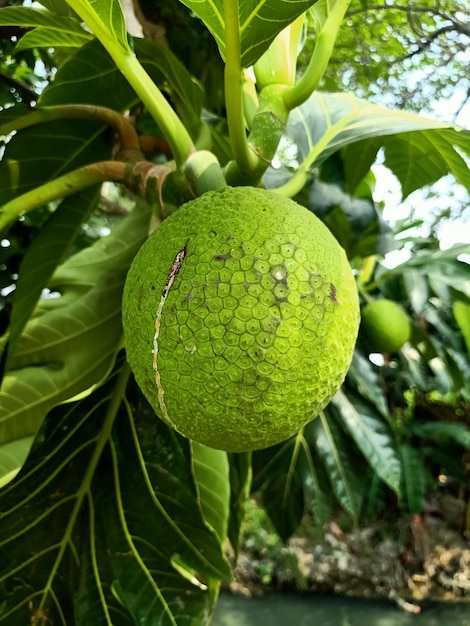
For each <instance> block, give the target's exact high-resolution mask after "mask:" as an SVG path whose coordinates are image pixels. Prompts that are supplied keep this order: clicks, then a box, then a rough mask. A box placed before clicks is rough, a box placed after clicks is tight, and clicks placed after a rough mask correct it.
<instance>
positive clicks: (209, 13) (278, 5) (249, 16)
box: [181, 0, 317, 67]
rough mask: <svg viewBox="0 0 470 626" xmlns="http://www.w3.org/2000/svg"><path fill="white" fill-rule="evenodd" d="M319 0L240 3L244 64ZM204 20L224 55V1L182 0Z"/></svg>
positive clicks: (241, 45)
mask: <svg viewBox="0 0 470 626" xmlns="http://www.w3.org/2000/svg"><path fill="white" fill-rule="evenodd" d="M316 1H317V0H297V1H296V2H290V1H289V0H264V2H257V1H255V0H245V1H243V2H240V8H239V25H240V40H241V41H240V48H241V60H242V66H243V67H249V66H250V65H253V64H254V63H255V62H256V61H257V60H258V59H259V57H260V56H261V55H262V54H263V52H264V51H265V50H267V49H268V47H269V45H270V44H271V42H272V41H273V39H274V38H275V37H276V35H277V34H278V33H280V32H281V30H283V29H284V28H285V27H286V26H288V25H289V24H290V23H291V22H293V21H294V20H295V18H296V17H298V16H299V15H301V14H302V13H304V12H305V11H306V10H307V9H308V8H309V7H311V6H312V5H313V4H315V2H316ZM181 2H182V3H183V4H185V5H186V6H187V7H188V8H189V9H191V10H192V11H194V13H195V14H196V15H197V16H198V17H199V18H200V19H201V20H202V21H203V22H204V24H205V25H206V26H207V28H208V29H209V30H210V32H211V33H212V35H213V36H214V39H215V40H216V42H217V45H218V46H219V51H220V54H221V56H222V58H223V59H224V58H225V18H224V1H223V0H210V2H201V0H181Z"/></svg>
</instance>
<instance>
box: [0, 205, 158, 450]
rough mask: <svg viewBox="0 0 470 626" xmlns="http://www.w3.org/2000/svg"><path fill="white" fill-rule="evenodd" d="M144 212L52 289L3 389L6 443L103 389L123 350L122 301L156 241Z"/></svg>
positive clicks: (68, 268) (57, 278)
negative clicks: (65, 404) (142, 253)
mask: <svg viewBox="0 0 470 626" xmlns="http://www.w3.org/2000/svg"><path fill="white" fill-rule="evenodd" d="M149 219H150V212H149V209H148V207H146V206H144V205H141V206H138V208H136V209H135V210H134V211H133V212H132V213H131V214H130V216H129V217H128V218H126V219H124V220H122V222H121V223H120V224H119V225H118V226H117V227H116V228H115V229H114V231H113V232H112V233H111V235H109V236H108V237H103V238H102V239H100V240H98V241H97V242H96V243H95V244H94V245H93V246H91V247H89V248H86V249H84V250H82V251H81V252H79V253H77V254H75V255H74V256H73V257H71V258H70V259H69V260H67V261H66V262H65V263H64V264H63V265H61V266H60V267H59V268H58V270H57V272H56V273H55V274H54V276H53V278H52V279H51V281H50V282H49V284H48V287H49V289H50V290H51V291H53V292H54V291H55V292H58V293H60V297H57V298H49V299H41V301H40V303H39V306H38V308H37V309H36V312H35V313H34V315H33V317H32V318H31V319H30V320H29V322H28V323H27V325H26V328H25V331H24V333H23V335H22V336H21V338H20V339H19V341H18V344H17V349H16V351H15V353H14V354H12V355H11V359H10V366H9V367H10V369H9V371H8V372H7V374H6V376H5V378H4V380H3V384H2V387H1V389H0V442H5V441H10V440H12V439H17V438H19V437H23V436H25V435H30V434H33V433H35V432H36V430H37V429H38V427H39V425H40V423H41V421H42V419H43V417H44V416H45V415H46V414H47V412H48V411H49V410H50V409H51V408H52V407H53V406H55V405H56V404H57V403H59V402H62V401H64V400H67V399H68V398H71V397H73V396H74V395H76V394H78V393H80V392H83V391H85V390H86V389H87V388H88V387H90V386H92V385H94V384H96V383H99V382H100V381H101V380H102V379H103V378H104V376H106V374H107V373H108V372H109V370H110V368H111V367H112V364H113V362H114V359H115V356H116V353H117V351H118V349H119V347H120V345H121V343H122V326H121V297H122V289H123V285H124V280H125V277H126V274H127V270H128V268H129V265H130V263H131V261H132V259H133V258H134V255H135V254H136V252H137V250H138V249H139V247H140V246H141V244H142V242H143V241H144V240H145V238H146V237H147V234H148V223H149Z"/></svg>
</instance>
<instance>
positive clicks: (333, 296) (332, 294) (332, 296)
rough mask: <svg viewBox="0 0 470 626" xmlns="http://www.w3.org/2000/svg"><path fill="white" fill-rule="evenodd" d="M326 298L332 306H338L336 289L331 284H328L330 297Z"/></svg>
mask: <svg viewBox="0 0 470 626" xmlns="http://www.w3.org/2000/svg"><path fill="white" fill-rule="evenodd" d="M328 297H329V299H330V300H331V301H332V302H333V304H339V302H338V300H337V299H336V287H335V286H334V285H333V283H330V295H329V296H328Z"/></svg>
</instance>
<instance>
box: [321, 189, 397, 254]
mask: <svg viewBox="0 0 470 626" xmlns="http://www.w3.org/2000/svg"><path fill="white" fill-rule="evenodd" d="M309 208H310V209H311V210H312V211H313V212H314V213H315V214H316V215H317V216H318V217H319V218H320V219H321V220H322V221H323V222H324V223H325V224H326V225H327V226H328V228H329V229H330V230H331V232H332V233H333V235H334V236H335V237H336V239H337V240H338V241H339V243H340V244H341V246H342V247H343V248H344V249H345V251H346V254H347V255H348V258H350V259H352V258H355V257H367V256H370V255H373V254H386V253H387V252H390V250H392V249H394V248H395V247H396V244H395V243H394V240H393V238H392V237H391V228H390V226H389V225H388V224H387V223H386V222H385V221H384V220H383V219H382V216H381V214H380V212H379V211H378V210H377V208H376V206H375V205H374V202H373V201H372V199H371V198H370V199H364V198H355V197H353V196H351V195H349V194H347V193H345V192H344V191H343V189H342V188H341V186H340V185H339V184H331V183H327V182H324V181H322V180H318V179H314V180H313V181H312V184H311V186H310V188H309Z"/></svg>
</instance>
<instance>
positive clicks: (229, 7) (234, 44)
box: [223, 0, 258, 172]
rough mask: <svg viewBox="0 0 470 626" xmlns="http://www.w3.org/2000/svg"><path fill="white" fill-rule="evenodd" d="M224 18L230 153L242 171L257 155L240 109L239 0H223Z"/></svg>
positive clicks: (226, 99)
mask: <svg viewBox="0 0 470 626" xmlns="http://www.w3.org/2000/svg"><path fill="white" fill-rule="evenodd" d="M223 6H224V21H225V72H224V89H225V108H226V112H227V124H228V129H229V136H230V143H231V146H232V150H233V155H234V157H235V161H236V162H237V165H238V167H239V168H240V169H241V170H242V171H246V172H250V171H251V170H253V169H254V168H256V166H257V163H258V159H257V157H256V155H255V154H253V152H251V150H250V148H249V145H248V139H247V136H246V128H245V116H244V113H243V80H242V67H241V52H240V23H239V3H238V0H224V5H223Z"/></svg>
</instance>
